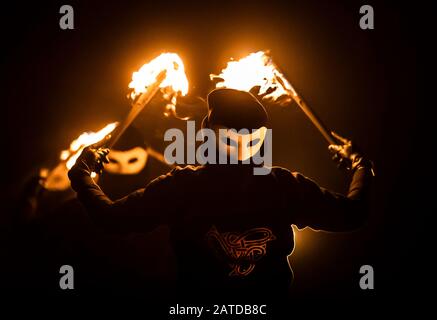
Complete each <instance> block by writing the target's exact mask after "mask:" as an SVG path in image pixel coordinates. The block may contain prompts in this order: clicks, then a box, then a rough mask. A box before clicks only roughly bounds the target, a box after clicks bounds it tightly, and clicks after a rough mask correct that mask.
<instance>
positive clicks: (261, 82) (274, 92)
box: [210, 51, 297, 101]
mask: <svg viewBox="0 0 437 320" xmlns="http://www.w3.org/2000/svg"><path fill="white" fill-rule="evenodd" d="M210 78H211V80H214V79H219V81H218V82H217V84H216V87H217V88H232V89H236V90H242V91H250V90H251V89H252V88H254V87H256V86H259V87H260V89H259V95H264V96H263V99H270V100H273V101H276V100H277V99H279V98H280V97H284V96H289V97H291V96H292V95H294V96H297V94H296V92H295V91H294V89H293V87H292V86H291V84H290V83H289V82H288V80H287V79H286V78H285V76H284V75H283V74H282V73H281V72H280V71H279V69H278V68H277V66H276V65H275V64H274V62H273V61H272V58H271V57H270V56H268V55H267V54H266V53H265V52H264V51H258V52H254V53H251V54H249V55H248V56H246V57H244V58H242V59H240V60H237V61H234V60H231V61H229V62H228V63H227V66H226V68H224V69H223V70H222V71H221V73H220V74H219V75H214V74H211V75H210Z"/></svg>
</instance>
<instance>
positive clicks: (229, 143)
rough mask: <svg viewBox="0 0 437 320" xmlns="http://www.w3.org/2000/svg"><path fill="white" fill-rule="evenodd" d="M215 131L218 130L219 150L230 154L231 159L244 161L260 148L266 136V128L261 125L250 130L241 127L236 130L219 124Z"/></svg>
mask: <svg viewBox="0 0 437 320" xmlns="http://www.w3.org/2000/svg"><path fill="white" fill-rule="evenodd" d="M217 129H218V130H217ZM215 131H216V134H217V131H218V150H219V152H220V153H222V154H226V155H230V157H231V159H234V160H237V159H238V160H239V161H245V160H248V159H250V158H251V157H253V156H254V155H255V154H256V153H257V152H258V151H259V150H260V149H261V146H262V145H263V142H264V139H265V137H266V132H267V128H266V127H261V128H259V129H257V130H253V131H252V132H249V130H247V129H242V130H240V131H239V132H237V131H236V130H234V129H228V128H226V127H223V126H220V127H217V128H216V130H215Z"/></svg>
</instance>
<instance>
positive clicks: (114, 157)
mask: <svg viewBox="0 0 437 320" xmlns="http://www.w3.org/2000/svg"><path fill="white" fill-rule="evenodd" d="M147 157H148V155H147V152H146V150H144V149H143V148H141V147H135V148H132V149H129V150H126V151H119V150H111V152H110V153H109V155H108V158H109V163H108V164H106V165H105V171H107V172H109V173H112V174H138V173H139V172H141V170H143V168H144V167H145V165H146V163H147Z"/></svg>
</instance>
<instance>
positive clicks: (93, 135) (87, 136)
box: [60, 122, 118, 169]
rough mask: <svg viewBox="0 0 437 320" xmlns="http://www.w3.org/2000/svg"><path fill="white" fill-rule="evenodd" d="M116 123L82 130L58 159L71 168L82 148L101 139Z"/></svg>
mask: <svg viewBox="0 0 437 320" xmlns="http://www.w3.org/2000/svg"><path fill="white" fill-rule="evenodd" d="M117 124H118V123H117V122H114V123H110V124H108V125H106V126H105V127H104V128H102V129H101V130H99V131H97V132H84V133H82V134H81V135H80V136H79V137H78V138H77V139H75V140H73V142H71V144H70V148H69V149H68V150H63V151H62V152H61V154H60V159H61V160H63V161H65V165H66V166H67V169H71V167H73V166H74V164H75V163H76V160H77V158H78V157H79V156H80V154H81V152H82V150H83V149H85V148H86V147H88V146H89V145H92V144H95V143H97V142H99V141H101V140H103V139H104V138H105V137H106V136H107V135H108V134H110V133H111V132H112V131H113V130H114V129H115V127H117Z"/></svg>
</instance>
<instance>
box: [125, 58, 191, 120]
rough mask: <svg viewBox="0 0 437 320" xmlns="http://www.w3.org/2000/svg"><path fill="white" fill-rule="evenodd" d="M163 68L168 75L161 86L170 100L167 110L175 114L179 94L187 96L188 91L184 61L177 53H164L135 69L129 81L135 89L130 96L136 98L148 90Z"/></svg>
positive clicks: (130, 86)
mask: <svg viewBox="0 0 437 320" xmlns="http://www.w3.org/2000/svg"><path fill="white" fill-rule="evenodd" d="M163 70H165V71H166V77H165V79H164V81H162V83H161V84H160V86H159V87H160V88H161V89H162V90H161V91H162V92H163V97H164V99H166V100H168V101H169V103H168V104H167V106H166V109H167V111H169V112H171V113H173V114H174V113H175V108H176V102H177V96H178V95H182V96H185V95H186V94H187V93H188V79H187V76H186V74H185V67H184V63H183V62H182V59H181V58H180V57H179V56H178V55H177V54H176V53H162V54H161V55H159V56H158V57H156V58H155V59H153V60H152V61H150V62H149V63H146V64H144V65H143V66H142V67H141V68H140V69H139V70H138V71H135V72H134V73H133V74H132V81H131V82H130V83H129V88H131V89H133V90H132V92H131V94H130V97H131V99H132V100H134V99H135V98H136V97H137V96H138V95H140V94H141V93H144V92H146V91H147V89H148V87H150V86H151V85H152V84H153V83H154V82H155V81H156V77H157V76H158V74H159V73H160V72H162V71H163ZM166 115H167V114H166Z"/></svg>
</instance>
